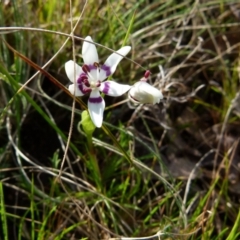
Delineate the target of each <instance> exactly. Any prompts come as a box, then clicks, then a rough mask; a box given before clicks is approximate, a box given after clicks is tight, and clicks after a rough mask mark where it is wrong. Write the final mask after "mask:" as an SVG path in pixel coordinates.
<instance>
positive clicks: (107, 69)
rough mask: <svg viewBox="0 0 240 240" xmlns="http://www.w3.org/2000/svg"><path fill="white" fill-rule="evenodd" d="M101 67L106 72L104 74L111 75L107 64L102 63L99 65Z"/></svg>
mask: <svg viewBox="0 0 240 240" xmlns="http://www.w3.org/2000/svg"><path fill="white" fill-rule="evenodd" d="M101 69H102V70H104V71H105V72H106V76H107V77H108V76H110V75H111V68H110V67H109V66H107V65H105V64H103V65H102V66H101Z"/></svg>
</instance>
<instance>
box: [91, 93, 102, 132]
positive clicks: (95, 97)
mask: <svg viewBox="0 0 240 240" xmlns="http://www.w3.org/2000/svg"><path fill="white" fill-rule="evenodd" d="M104 109H105V101H104V99H103V98H102V97H101V96H100V93H99V91H98V90H93V91H92V92H91V94H90V97H89V99H88V111H89V114H90V117H91V119H92V121H93V123H94V125H95V126H96V127H98V128H100V127H101V126H102V122H103V112H104Z"/></svg>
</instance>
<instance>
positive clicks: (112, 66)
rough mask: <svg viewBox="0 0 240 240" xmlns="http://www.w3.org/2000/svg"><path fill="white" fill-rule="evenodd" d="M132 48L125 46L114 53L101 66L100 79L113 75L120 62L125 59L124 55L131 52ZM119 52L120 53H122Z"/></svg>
mask: <svg viewBox="0 0 240 240" xmlns="http://www.w3.org/2000/svg"><path fill="white" fill-rule="evenodd" d="M130 50H131V47H130V46H125V47H122V48H120V49H119V50H118V51H117V52H116V53H112V54H111V55H110V56H109V57H108V58H107V60H106V62H105V63H104V64H103V65H102V67H101V72H100V79H99V80H101V81H102V80H103V79H105V78H107V77H108V76H110V75H112V74H113V73H114V72H115V70H116V68H117V65H118V63H119V62H120V61H121V60H122V59H123V57H124V56H126V55H127V54H128V53H129V51H130ZM117 53H119V54H120V55H119V54H117ZM121 55H122V56H121Z"/></svg>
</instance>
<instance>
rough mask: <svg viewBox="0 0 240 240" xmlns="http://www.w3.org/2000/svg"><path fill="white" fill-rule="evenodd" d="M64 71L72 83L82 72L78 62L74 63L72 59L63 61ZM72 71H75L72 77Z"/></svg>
mask: <svg viewBox="0 0 240 240" xmlns="http://www.w3.org/2000/svg"><path fill="white" fill-rule="evenodd" d="M74 66H75V67H74ZM74 68H75V69H74ZM65 71H66V74H67V76H68V78H69V80H70V81H71V82H72V83H74V82H75V81H77V79H78V77H79V76H80V75H81V74H82V73H83V70H82V68H81V67H80V66H79V65H78V64H76V63H74V61H72V60H70V61H68V62H66V63H65ZM74 71H75V77H74Z"/></svg>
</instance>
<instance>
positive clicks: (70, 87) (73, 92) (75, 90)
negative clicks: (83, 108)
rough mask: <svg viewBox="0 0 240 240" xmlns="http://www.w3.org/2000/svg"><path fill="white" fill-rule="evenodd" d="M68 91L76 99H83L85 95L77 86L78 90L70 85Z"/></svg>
mask: <svg viewBox="0 0 240 240" xmlns="http://www.w3.org/2000/svg"><path fill="white" fill-rule="evenodd" d="M68 90H69V92H70V93H71V94H72V95H75V96H76V97H81V96H83V95H84V93H83V92H82V91H81V90H80V89H79V88H78V86H77V85H76V88H75V89H74V84H71V85H69V86H68Z"/></svg>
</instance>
